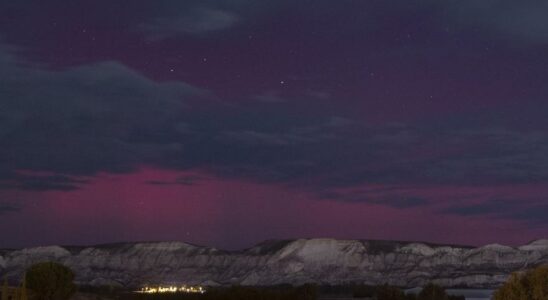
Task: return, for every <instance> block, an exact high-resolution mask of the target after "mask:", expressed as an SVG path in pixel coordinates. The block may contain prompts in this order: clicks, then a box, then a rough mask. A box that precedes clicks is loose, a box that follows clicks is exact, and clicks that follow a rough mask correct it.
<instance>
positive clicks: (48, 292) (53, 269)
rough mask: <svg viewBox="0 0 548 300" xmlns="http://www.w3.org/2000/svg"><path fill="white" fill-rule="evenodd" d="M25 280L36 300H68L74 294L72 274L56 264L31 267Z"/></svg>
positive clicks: (39, 264) (48, 263)
mask: <svg viewBox="0 0 548 300" xmlns="http://www.w3.org/2000/svg"><path fill="white" fill-rule="evenodd" d="M25 278H26V284H27V286H28V288H29V289H30V290H32V291H33V292H34V295H35V299H36V300H68V299H69V298H70V297H71V296H72V295H73V294H74V293H75V292H76V286H75V285H74V283H73V280H74V273H73V272H72V271H71V270H70V269H69V268H67V267H65V266H63V265H61V264H58V263H54V262H44V263H38V264H35V265H32V266H31V267H30V268H29V269H28V270H27V274H26V277H25Z"/></svg>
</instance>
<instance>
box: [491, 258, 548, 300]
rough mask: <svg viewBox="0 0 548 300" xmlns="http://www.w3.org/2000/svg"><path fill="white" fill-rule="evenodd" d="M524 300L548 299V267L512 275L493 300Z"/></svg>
mask: <svg viewBox="0 0 548 300" xmlns="http://www.w3.org/2000/svg"><path fill="white" fill-rule="evenodd" d="M522 299H527V300H545V299H548V266H545V267H538V268H536V269H534V270H530V271H528V272H525V273H524V274H518V273H514V274H512V275H511V276H510V278H509V279H508V281H506V283H505V284H504V285H503V286H502V287H501V288H500V289H498V290H497V291H496V292H495V295H494V297H493V300H522Z"/></svg>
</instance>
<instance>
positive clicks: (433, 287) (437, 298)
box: [417, 283, 449, 300]
mask: <svg viewBox="0 0 548 300" xmlns="http://www.w3.org/2000/svg"><path fill="white" fill-rule="evenodd" d="M417 299H418V300H448V299H449V297H448V296H447V293H445V289H444V288H443V287H441V286H439V285H437V284H434V283H429V284H427V285H425V286H424V288H423V289H422V291H421V292H420V293H419V295H418V297H417Z"/></svg>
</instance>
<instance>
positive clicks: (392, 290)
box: [376, 285, 405, 300]
mask: <svg viewBox="0 0 548 300" xmlns="http://www.w3.org/2000/svg"><path fill="white" fill-rule="evenodd" d="M376 295H377V297H376V298H377V300H405V293H404V292H403V291H402V290H401V289H400V288H398V287H395V286H390V285H381V286H379V287H377V291H376Z"/></svg>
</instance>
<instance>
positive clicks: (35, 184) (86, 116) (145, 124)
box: [0, 53, 203, 190]
mask: <svg viewBox="0 0 548 300" xmlns="http://www.w3.org/2000/svg"><path fill="white" fill-rule="evenodd" d="M0 57H1V58H0V63H1V66H0V82H1V83H2V84H1V86H0V95H1V96H0V97H1V98H2V101H1V102H0V141H1V143H2V145H3V147H2V148H1V149H0V169H1V170H3V172H2V174H4V176H2V178H1V179H3V187H4V188H6V187H7V185H9V184H11V185H13V186H15V187H19V188H22V189H34V190H46V189H61V190H67V189H72V188H75V185H76V184H80V183H82V182H80V181H76V180H75V179H72V178H71V177H70V176H81V175H94V174H96V173H97V172H100V171H105V172H114V173H116V172H129V171H131V170H133V169H134V168H135V167H137V166H138V165H139V164H141V163H145V162H150V161H156V160H157V159H158V157H164V156H169V155H170V153H177V152H178V151H180V147H181V143H180V142H181V141H180V140H179V139H177V138H174V136H173V135H174V133H176V132H178V130H179V128H180V127H181V126H180V124H179V123H178V122H179V120H180V118H179V116H180V114H181V111H182V110H184V109H185V107H186V108H187V109H188V108H189V107H190V106H191V104H190V102H191V100H190V99H191V98H193V99H199V98H200V97H202V93H203V92H202V91H200V90H198V89H196V88H193V87H191V86H189V85H186V84H183V83H175V82H165V83H156V82H154V81H152V80H149V79H148V78H146V77H144V76H142V75H140V74H138V73H137V72H135V71H133V70H130V69H128V68H126V67H125V66H123V65H121V64H118V63H115V62H105V63H100V64H95V65H87V66H81V67H74V68H69V69H66V70H61V71H47V70H40V69H36V68H30V67H25V66H22V65H21V64H20V63H18V62H17V61H16V60H15V59H14V58H13V56H10V55H9V54H6V53H1V55H0ZM185 100H189V101H188V102H185ZM19 170H32V171H43V172H50V175H51V176H40V177H32V176H30V177H29V176H21V175H18V173H17V171H19Z"/></svg>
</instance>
